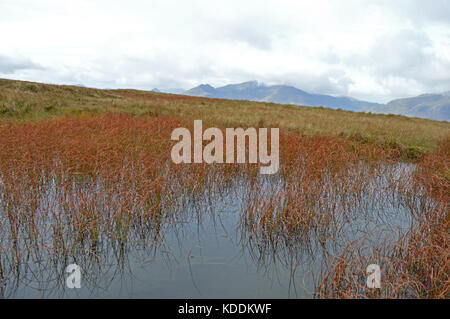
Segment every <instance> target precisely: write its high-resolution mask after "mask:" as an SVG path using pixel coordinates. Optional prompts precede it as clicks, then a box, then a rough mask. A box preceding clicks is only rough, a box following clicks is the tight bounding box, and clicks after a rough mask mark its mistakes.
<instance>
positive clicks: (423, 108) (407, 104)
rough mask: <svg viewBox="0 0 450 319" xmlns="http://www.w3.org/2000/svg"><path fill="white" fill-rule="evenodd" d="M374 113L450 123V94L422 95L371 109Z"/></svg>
mask: <svg viewBox="0 0 450 319" xmlns="http://www.w3.org/2000/svg"><path fill="white" fill-rule="evenodd" d="M369 110H370V111H372V112H374V113H392V114H402V115H406V116H416V117H423V118H429V119H432V120H438V121H450V93H449V92H445V93H441V94H422V95H419V96H416V97H411V98H404V99H397V100H393V101H391V102H389V103H388V104H386V105H385V106H381V107H377V108H370V109H369Z"/></svg>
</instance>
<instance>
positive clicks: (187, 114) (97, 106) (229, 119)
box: [0, 79, 450, 159]
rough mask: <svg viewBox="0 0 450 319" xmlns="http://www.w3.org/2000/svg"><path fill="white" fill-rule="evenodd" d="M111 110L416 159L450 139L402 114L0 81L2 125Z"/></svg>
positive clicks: (446, 127) (439, 125)
mask: <svg viewBox="0 0 450 319" xmlns="http://www.w3.org/2000/svg"><path fill="white" fill-rule="evenodd" d="M108 112H113V113H126V114H130V115H134V116H144V117H146V116H150V117H154V116H158V115H168V116H172V117H176V118H180V119H183V120H187V121H191V120H194V119H202V120H203V121H204V122H206V123H208V124H210V125H215V126H219V127H237V126H244V127H245V126H254V127H258V126H267V127H279V128H280V129H281V130H282V131H289V132H294V133H298V134H300V135H301V136H314V135H326V136H339V137H343V138H345V139H349V140H352V141H354V142H357V143H359V144H376V145H378V146H380V147H382V148H383V149H392V150H396V151H397V152H398V153H399V154H400V155H401V156H402V157H404V158H411V159H414V158H417V157H420V156H421V155H423V154H424V153H428V152H430V151H433V150H435V149H436V148H437V147H438V145H439V144H440V143H441V142H442V141H443V140H444V139H445V138H446V137H447V136H449V135H450V123H448V122H437V121H431V120H426V119H419V118H408V117H404V116H398V115H380V114H367V113H356V112H349V111H341V110H332V109H326V108H318V107H299V106H293V105H279V104H274V103H262V102H250V101H235V100H222V99H207V98H199V97H189V96H182V95H172V94H164V93H154V92H146V91H137V90H98V89H90V88H83V87H75V86H61V85H47V84H40V83H32V82H23V81H13V80H4V79H0V122H1V123H6V122H23V121H30V120H31V121H36V120H40V119H50V118H55V117H61V116H63V115H70V116H79V115H89V114H90V115H96V114H102V113H108Z"/></svg>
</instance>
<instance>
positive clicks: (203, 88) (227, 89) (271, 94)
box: [184, 81, 381, 111]
mask: <svg viewBox="0 0 450 319" xmlns="http://www.w3.org/2000/svg"><path fill="white" fill-rule="evenodd" d="M184 94H186V95H192V96H202V97H212V98H223V99H233V100H250V101H259V102H274V103H281V104H295V105H308V106H323V107H329V108H333V109H338V108H342V109H344V110H347V111H361V110H364V109H366V108H369V107H378V106H381V104H378V103H371V102H367V101H360V100H357V99H353V98H350V97H334V96H331V95H324V94H311V93H308V92H305V91H302V90H299V89H297V88H295V87H293V86H288V85H271V86H268V85H264V84H259V83H258V82H256V81H250V82H244V83H239V84H230V85H226V86H222V87H218V88H214V87H212V86H211V85H209V84H202V85H199V86H197V87H195V88H192V89H190V90H187V91H186V92H184Z"/></svg>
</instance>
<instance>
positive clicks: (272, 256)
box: [0, 164, 432, 298]
mask: <svg viewBox="0 0 450 319" xmlns="http://www.w3.org/2000/svg"><path fill="white" fill-rule="evenodd" d="M396 170H398V174H399V175H401V174H409V173H411V172H412V171H413V170H414V166H412V165H404V164H402V165H398V167H396V168H395V170H394V174H392V170H391V171H390V175H389V177H386V176H383V175H379V176H375V177H373V180H372V181H369V185H371V186H370V188H371V189H372V190H373V191H372V192H370V196H369V195H368V194H364V193H363V194H352V196H359V197H361V196H362V197H363V200H362V201H361V200H360V206H359V209H360V211H358V212H357V213H355V212H354V213H355V214H353V215H352V217H348V216H347V217H346V218H341V217H340V215H339V216H338V215H336V224H335V227H336V229H338V230H336V231H335V236H332V237H329V238H327V239H326V240H323V239H320V238H314V236H313V235H310V237H309V238H308V241H303V240H301V239H299V238H297V237H293V238H292V239H286V238H282V236H277V235H273V236H271V237H270V239H268V238H267V237H264V236H258V234H255V233H252V231H251V230H249V229H248V227H247V226H246V225H247V224H246V223H245V220H244V218H243V211H244V209H245V207H246V205H247V204H248V202H247V201H246V199H248V197H247V195H246V188H245V186H242V185H240V184H239V183H237V184H236V185H233V186H232V187H231V190H230V191H228V192H226V193H224V194H223V195H221V196H214V197H212V198H211V197H205V198H203V199H200V200H199V201H193V202H192V203H190V204H189V205H186V206H185V208H184V209H183V212H182V213H179V214H178V215H177V217H176V218H173V219H171V220H169V221H167V222H165V223H162V224H161V225H159V226H158V228H157V230H155V229H148V230H144V231H142V230H140V231H136V233H135V234H134V235H132V236H130V238H129V239H128V241H127V243H126V245H122V246H121V245H115V246H114V245H113V246H110V245H108V244H106V245H105V246H104V247H101V246H100V247H96V249H95V250H94V251H92V250H91V251H90V252H86V254H78V255H72V256H70V257H68V258H67V259H65V260H61V259H62V258H58V256H52V255H51V254H50V253H48V254H47V253H44V254H42V256H43V257H42V258H36V257H30V258H29V260H28V261H27V262H26V263H23V264H21V265H19V266H17V269H10V272H9V274H3V275H2V279H1V280H2V281H1V282H0V287H1V288H0V293H1V294H2V296H3V297H5V298H310V297H312V294H313V292H314V288H315V282H316V281H317V279H318V276H319V275H320V272H321V271H322V270H323V269H322V267H323V265H324V264H325V263H326V261H327V260H329V258H330V257H332V256H334V255H336V254H338V253H339V252H340V251H342V249H344V247H345V246H346V245H347V244H348V243H349V242H351V241H354V240H358V239H362V238H364V241H365V243H366V244H365V245H366V246H367V247H376V246H377V245H386V243H389V242H393V241H395V239H397V238H398V236H401V235H402V234H404V233H405V232H406V231H407V230H408V229H409V228H410V226H411V225H412V223H413V222H414V219H415V218H416V217H417V216H416V215H415V214H412V211H417V210H420V207H419V206H420V205H422V206H423V205H424V202H425V203H426V204H427V205H432V201H431V200H430V199H423V198H420V196H415V197H414V198H415V201H411V200H408V201H405V199H404V197H402V196H400V195H399V194H395V193H393V192H392V190H389V192H388V191H387V190H386V189H387V187H388V186H389V185H390V184H392V178H396V175H397V173H396V172H395V171H396ZM262 183H263V188H262V189H264V190H266V191H267V192H269V193H270V192H279V190H280V183H279V182H277V181H275V180H273V179H270V178H268V179H266V180H264V181H263V182H262ZM267 192H266V194H267ZM324 196H326V195H324ZM364 196H366V197H364ZM51 197H52V195H51V192H50V193H49V194H48V198H51ZM318 206H320V203H319V204H318ZM317 209H318V211H319V212H320V207H318V208H317ZM3 260H6V259H3ZM71 263H76V264H78V265H79V266H80V267H81V288H80V289H69V288H67V286H66V278H67V277H68V276H69V274H68V273H65V271H64V269H65V266H67V265H68V264H71Z"/></svg>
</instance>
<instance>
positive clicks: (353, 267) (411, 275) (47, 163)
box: [0, 91, 449, 298]
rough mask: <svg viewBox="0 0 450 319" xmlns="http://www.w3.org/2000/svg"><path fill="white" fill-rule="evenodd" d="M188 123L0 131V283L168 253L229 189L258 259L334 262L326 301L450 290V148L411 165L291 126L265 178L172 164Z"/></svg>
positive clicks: (325, 275)
mask: <svg viewBox="0 0 450 319" xmlns="http://www.w3.org/2000/svg"><path fill="white" fill-rule="evenodd" d="M94 93H95V91H92V94H94ZM159 102H161V101H159ZM188 102H189V101H188ZM180 126H184V127H186V125H185V123H183V122H181V121H180V120H177V119H175V118H172V117H168V116H165V115H160V114H159V115H158V114H154V116H152V117H133V116H130V115H124V114H105V115H101V116H96V117H79V118H68V117H67V118H60V119H54V120H49V121H41V122H38V123H23V124H21V125H17V124H8V125H6V126H3V127H1V128H0V145H1V147H0V281H1V282H4V281H5V280H6V279H7V278H9V280H12V278H20V276H21V274H22V273H23V271H24V270H26V269H28V268H29V267H30V265H37V266H36V267H38V268H39V269H45V268H48V267H56V268H58V269H59V271H60V272H63V269H64V268H63V267H64V266H65V265H66V264H67V263H68V262H69V260H80V259H81V260H83V262H84V263H86V264H89V263H91V264H93V265H100V264H104V263H105V260H107V258H109V257H111V255H113V256H114V257H115V258H117V264H123V258H124V256H125V255H126V253H127V251H130V250H131V248H132V247H133V245H147V244H148V245H150V246H151V247H157V246H159V245H162V244H163V241H164V229H165V227H169V226H173V227H176V225H178V224H179V223H181V222H182V221H183V218H185V216H186V214H192V213H193V212H192V208H195V209H194V214H197V215H196V217H197V218H198V219H199V220H200V219H201V216H202V214H205V213H206V212H207V211H211V212H214V201H215V200H217V198H221V197H224V196H225V195H227V194H229V193H230V192H231V193H232V196H231V197H232V198H237V199H239V202H240V203H242V207H241V208H242V211H241V225H240V226H241V236H242V242H243V243H248V244H249V246H250V247H251V248H252V251H251V253H252V254H253V256H254V257H255V259H256V260H264V259H265V258H272V257H273V254H276V253H277V251H281V252H283V253H286V255H285V256H284V260H285V261H286V263H289V264H291V265H293V266H295V267H297V266H298V265H299V262H298V261H297V260H294V259H296V258H297V257H298V258H301V257H302V256H304V255H306V254H313V255H315V256H321V258H322V257H323V259H321V261H322V262H321V265H322V266H323V268H321V271H322V272H321V276H319V277H318V279H317V281H316V284H317V285H316V296H317V297H324V298H325V297H411V296H412V297H428V298H442V297H445V296H447V295H448V289H449V280H448V273H449V268H448V267H449V262H448V251H449V249H448V226H449V225H448V220H449V219H448V215H447V209H448V207H447V204H448V196H449V191H448V189H449V188H448V178H447V177H448V176H447V175H448V174H447V171H448V158H449V156H448V150H449V146H448V145H449V144H448V140H447V141H446V142H445V143H443V144H442V145H441V147H440V148H439V149H438V150H437V151H436V152H435V153H432V154H429V155H428V156H426V157H424V158H423V159H422V160H421V161H420V162H419V164H418V169H414V166H413V165H407V164H401V163H397V162H396V161H394V160H392V159H393V158H394V159H395V158H397V157H398V156H396V154H393V152H394V151H392V150H391V149H389V148H387V149H383V148H381V147H377V146H376V145H374V144H370V143H369V144H364V145H361V144H358V142H355V141H354V140H351V139H347V138H345V137H333V136H314V137H306V136H301V135H299V134H297V133H293V132H287V131H282V132H281V135H280V147H281V149H280V154H281V167H280V172H279V173H278V174H277V175H275V176H261V175H258V174H257V171H258V167H257V165H250V164H248V165H247V164H246V165H237V164H232V165H208V164H191V165H175V164H173V163H172V161H171V160H170V149H171V146H172V144H171V143H172V142H171V141H170V133H171V132H172V130H173V129H174V128H176V127H180ZM432 196H433V197H432ZM394 213H396V214H398V215H395V214H394ZM396 218H399V219H402V220H400V221H397V220H396ZM361 221H363V222H364V223H363V225H362V226H364V227H360V226H361V225H360V224H358V223H360V222H361ZM405 221H406V222H405ZM392 222H394V223H392ZM395 222H398V224H395ZM379 225H384V226H383V227H385V228H386V229H377V227H378V226H379ZM405 225H406V226H405ZM400 226H402V227H403V229H401V230H399V228H400ZM143 243H145V244H143ZM258 254H259V256H258ZM293 256H295V258H293ZM377 262H378V263H380V264H381V266H382V271H383V273H384V274H387V275H386V277H385V278H384V282H385V283H386V286H385V287H386V288H385V289H384V290H381V291H377V292H373V291H371V290H367V289H366V288H365V286H364V278H365V267H366V266H367V265H368V264H370V263H377ZM55 265H56V266H55ZM294 272H295V269H294V271H293V273H294ZM355 274H357V276H356V277H355ZM355 278H356V279H355ZM1 282H0V287H1V286H2V284H1Z"/></svg>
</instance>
